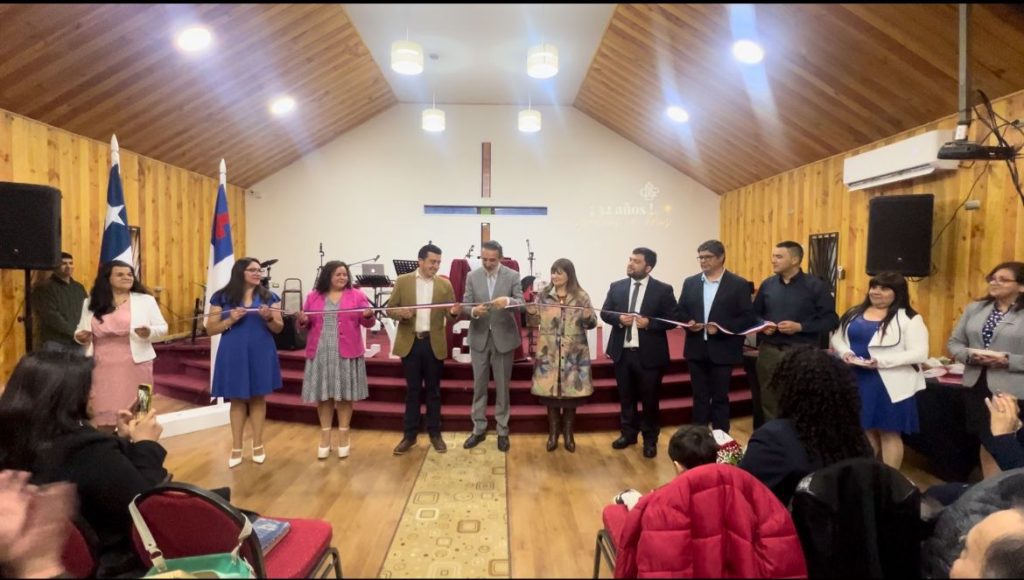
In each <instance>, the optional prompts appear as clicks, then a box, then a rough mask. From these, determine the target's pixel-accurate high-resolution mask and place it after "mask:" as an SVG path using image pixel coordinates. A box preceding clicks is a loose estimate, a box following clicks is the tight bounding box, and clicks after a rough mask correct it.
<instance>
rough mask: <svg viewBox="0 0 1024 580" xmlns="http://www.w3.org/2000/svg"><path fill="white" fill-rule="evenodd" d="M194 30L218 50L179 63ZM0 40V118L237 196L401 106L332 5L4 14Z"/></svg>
mask: <svg viewBox="0 0 1024 580" xmlns="http://www.w3.org/2000/svg"><path fill="white" fill-rule="evenodd" d="M194 21H199V22H202V23H204V24H206V25H207V26H209V27H210V28H211V29H212V31H213V33H214V38H215V40H214V47H213V49H212V50H210V51H208V53H206V54H204V55H195V56H187V55H184V54H181V53H179V52H178V51H177V50H176V49H175V48H174V44H173V43H174V35H175V33H176V32H177V30H179V28H180V27H181V26H183V25H185V24H188V23H190V22H194ZM0 37H2V38H3V42H2V43H0V108H3V109H7V110H10V111H13V112H15V113H18V114H21V115H25V116H26V117H30V118H32V119H36V120H39V121H42V122H44V123H48V124H51V125H54V126H57V127H60V128H62V129H65V130H68V131H71V132H73V133H78V134H81V135H85V136H88V137H92V138H95V139H99V140H102V141H106V140H108V139H109V138H110V135H111V134H112V133H116V134H117V135H118V140H119V141H120V143H121V145H122V146H123V147H125V148H126V149H129V150H131V151H135V152H138V153H141V154H143V155H146V156H149V157H152V158H155V159H159V160H161V161H163V162H166V163H170V164H172V165H176V166H179V167H183V168H186V169H191V170H193V171H196V172H198V173H201V174H205V175H216V171H217V163H218V162H219V160H220V158H221V157H225V158H226V159H227V160H228V170H229V175H228V177H229V180H230V181H231V182H232V183H234V184H238V185H241V186H243V187H247V186H249V185H252V184H253V183H255V182H256V181H259V180H260V179H262V178H264V177H267V176H269V175H271V174H273V173H274V172H275V171H277V170H279V169H281V168H283V167H285V166H287V165H289V164H290V163H292V162H294V161H295V160H297V159H298V158H300V157H301V156H302V155H304V154H305V153H308V152H310V151H312V150H314V149H316V148H318V147H320V146H322V145H324V144H326V143H328V142H329V141H331V140H333V139H335V138H336V137H338V136H339V135H341V134H342V133H344V132H345V131H348V130H349V129H352V128H353V127H355V126H357V125H359V124H360V123H363V122H364V121H366V120H368V119H370V118H372V117H373V116H374V115H376V114H378V113H380V112H381V111H383V110H385V109H387V108H389V107H390V106H392V105H393V104H395V103H396V102H397V99H396V98H395V95H394V93H393V92H392V90H391V87H390V86H389V85H388V83H387V81H386V79H385V78H384V76H383V74H382V73H381V70H380V68H379V66H378V65H377V63H376V62H375V61H374V60H373V57H372V56H371V54H370V51H369V50H368V49H367V47H366V45H365V44H364V43H363V41H362V39H361V37H360V36H359V33H358V31H357V30H356V29H355V27H354V26H353V25H352V22H351V21H350V20H349V18H348V16H347V15H346V14H345V11H344V10H343V9H342V8H341V7H340V6H339V5H337V4H333V5H332V4H267V5H259V4H191V5H189V4H128V5H117V4H64V5H58V4H3V5H0ZM282 93H288V94H290V95H291V96H293V97H294V98H295V99H296V101H297V103H298V107H299V108H300V111H299V113H298V114H296V115H293V116H291V117H288V118H284V119H278V118H274V117H273V116H271V115H270V113H269V111H268V104H269V102H270V100H271V99H272V98H273V97H275V96H277V95H278V94H282Z"/></svg>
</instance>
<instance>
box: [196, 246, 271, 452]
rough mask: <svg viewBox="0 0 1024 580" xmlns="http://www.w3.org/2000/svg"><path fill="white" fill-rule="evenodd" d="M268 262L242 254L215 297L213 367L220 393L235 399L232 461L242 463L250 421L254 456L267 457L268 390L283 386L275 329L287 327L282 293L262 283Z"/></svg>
mask: <svg viewBox="0 0 1024 580" xmlns="http://www.w3.org/2000/svg"><path fill="white" fill-rule="evenodd" d="M262 272H263V268H262V267H261V266H260V262H259V260H257V259H256V258H241V259H239V260H237V261H235V265H234V266H232V267H231V280H229V281H228V283H227V285H226V286H224V287H223V288H221V289H220V290H218V291H216V292H214V294H213V296H211V297H210V313H209V315H208V316H207V318H206V333H207V334H209V335H210V336H214V335H217V334H223V335H224V336H223V337H222V338H221V340H220V346H218V347H217V359H216V365H215V366H214V371H213V389H212V394H213V396H214V397H223V398H225V399H228V400H230V401H231V441H232V445H231V456H230V457H229V458H228V467H229V468H232V467H237V466H238V465H240V464H241V463H242V443H243V436H244V434H245V423H246V420H248V421H249V422H250V423H251V424H252V460H253V462H255V463H263V462H264V461H266V459H267V454H266V449H264V447H263V424H264V422H265V421H266V418H267V400H266V396H267V395H268V394H269V393H271V392H273V391H275V390H277V389H280V388H281V363H280V361H278V359H277V346H276V345H275V344H274V337H273V336H272V334H271V333H273V334H277V333H279V332H281V330H282V329H283V328H284V321H283V320H282V319H281V311H280V310H276V309H275V310H271V308H270V307H271V306H273V305H274V304H277V303H279V302H280V301H281V299H280V298H279V297H278V296H277V295H276V294H274V293H273V292H271V291H270V290H268V289H266V288H264V287H263V286H262V285H260V280H262V278H263V276H262Z"/></svg>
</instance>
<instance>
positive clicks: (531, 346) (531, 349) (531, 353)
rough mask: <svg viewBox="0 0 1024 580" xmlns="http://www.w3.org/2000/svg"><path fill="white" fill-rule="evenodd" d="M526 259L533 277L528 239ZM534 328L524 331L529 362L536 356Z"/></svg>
mask: <svg viewBox="0 0 1024 580" xmlns="http://www.w3.org/2000/svg"><path fill="white" fill-rule="evenodd" d="M526 259H527V261H529V262H530V276H533V249H531V248H530V239H529V238H527V239H526ZM533 330H534V328H533V327H532V326H530V327H528V328H527V330H526V345H527V353H526V356H528V357H530V360H534V357H535V356H536V354H537V337H536V335H534V333H533Z"/></svg>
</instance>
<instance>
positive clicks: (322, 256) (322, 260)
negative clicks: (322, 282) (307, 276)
mask: <svg viewBox="0 0 1024 580" xmlns="http://www.w3.org/2000/svg"><path fill="white" fill-rule="evenodd" d="M323 269H324V243H323V242H320V266H319V267H318V268H317V269H316V274H315V275H314V276H313V285H314V286H315V285H316V281H317V280H319V279H320V271H321V270H323Z"/></svg>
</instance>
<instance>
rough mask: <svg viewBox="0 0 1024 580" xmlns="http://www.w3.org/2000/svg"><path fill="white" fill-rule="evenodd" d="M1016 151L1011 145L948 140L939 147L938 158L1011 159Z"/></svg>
mask: <svg viewBox="0 0 1024 580" xmlns="http://www.w3.org/2000/svg"><path fill="white" fill-rule="evenodd" d="M1016 156H1017V151H1016V150H1015V149H1014V148H1013V147H1004V146H994V145H980V144H978V143H971V142H969V141H950V142H948V143H946V144H945V145H943V146H942V147H940V148H939V155H938V157H939V159H965V160H978V161H994V160H1000V159H1013V158H1014V157H1016Z"/></svg>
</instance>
